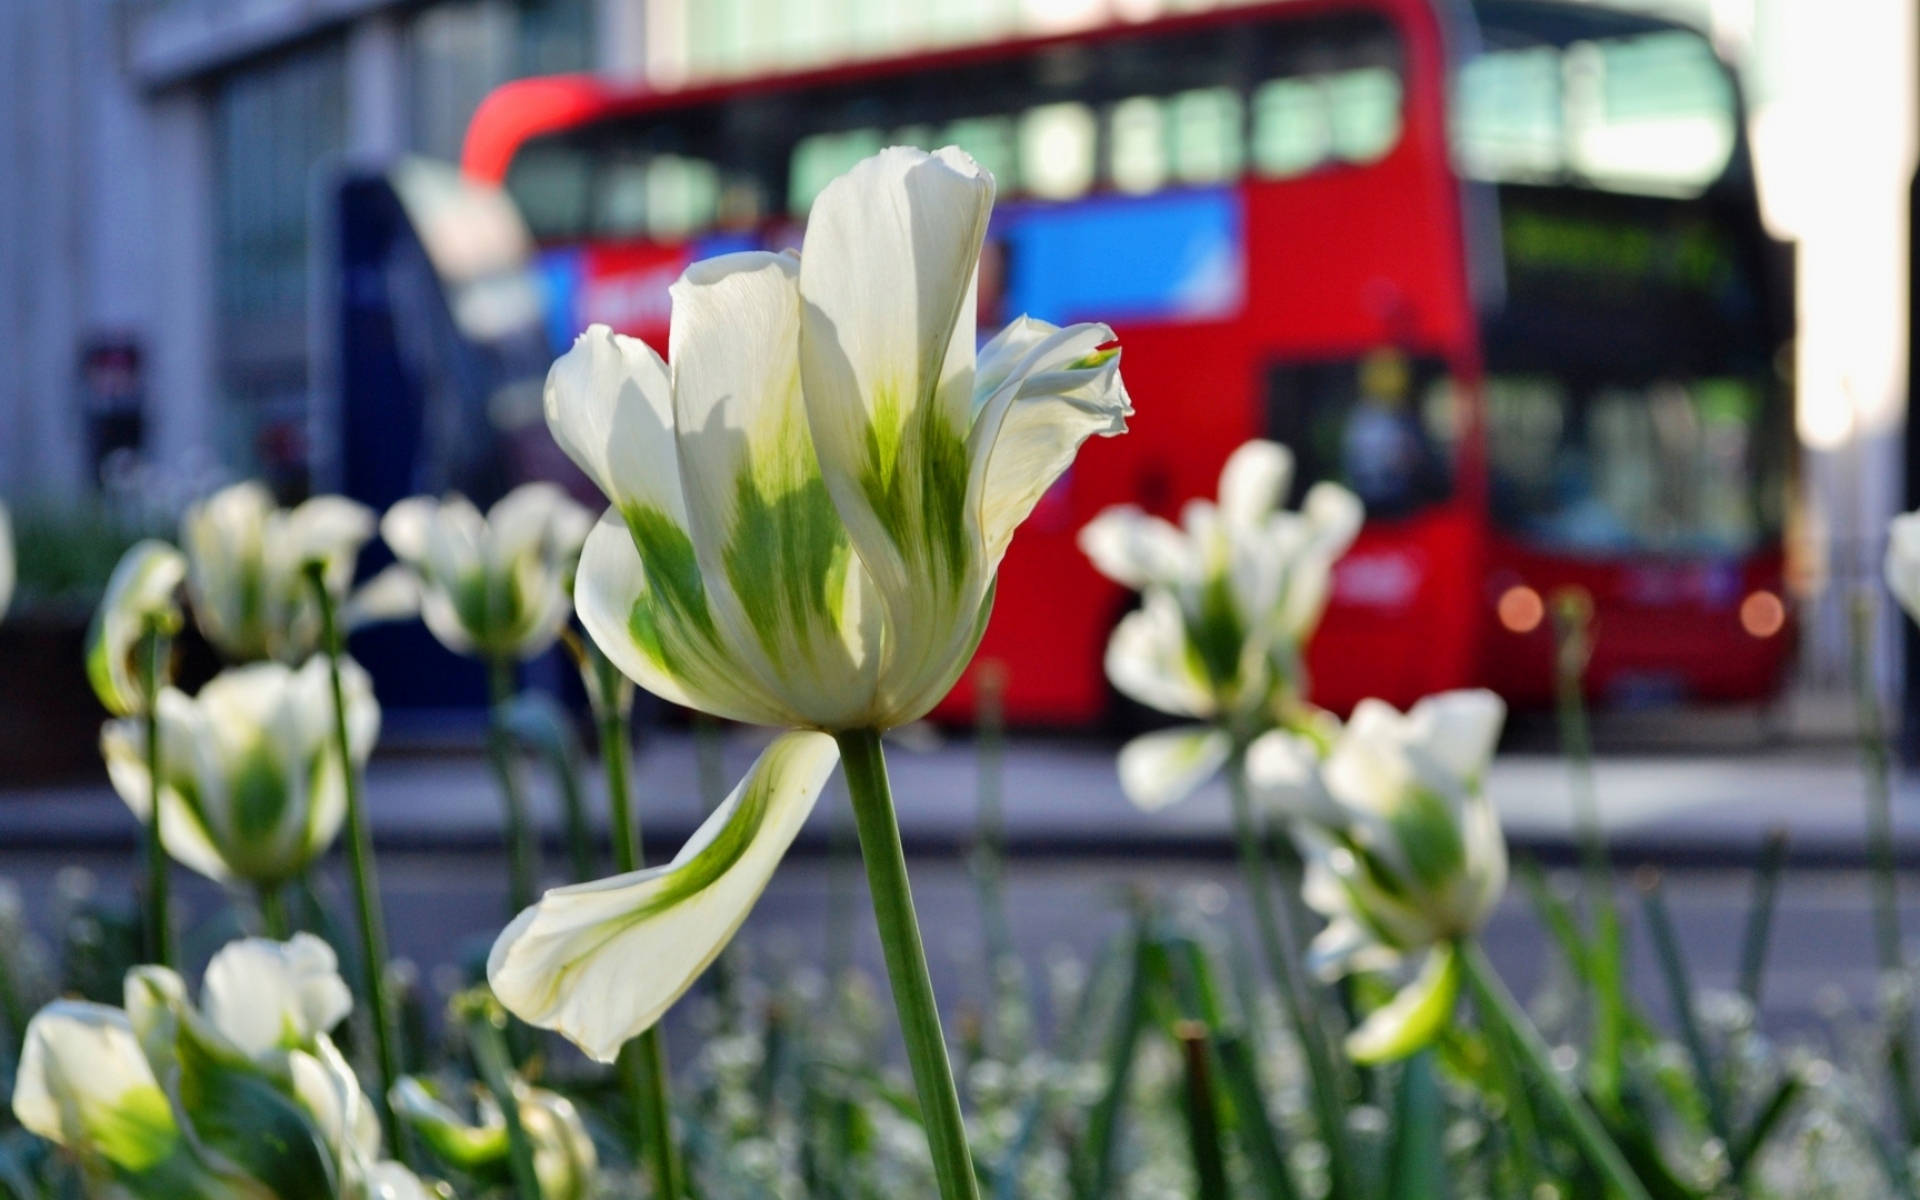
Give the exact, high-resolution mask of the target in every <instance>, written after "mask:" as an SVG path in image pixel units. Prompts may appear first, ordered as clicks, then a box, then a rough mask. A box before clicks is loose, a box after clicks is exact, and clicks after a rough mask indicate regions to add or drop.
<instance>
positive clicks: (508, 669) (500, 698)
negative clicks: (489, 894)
mask: <svg viewBox="0 0 1920 1200" xmlns="http://www.w3.org/2000/svg"><path fill="white" fill-rule="evenodd" d="M513 672H514V660H513V659H512V658H510V657H508V656H506V655H504V654H497V655H494V656H492V657H491V658H489V659H487V690H488V693H489V696H490V698H491V700H492V704H491V705H490V706H489V717H490V721H489V729H488V736H487V749H488V752H489V753H490V754H491V756H492V758H493V773H494V776H495V778H496V779H497V780H498V781H499V784H500V800H501V803H503V804H504V805H505V806H506V810H507V891H508V901H509V903H510V904H511V905H512V907H513V911H514V912H516V913H517V912H522V911H524V910H525V909H527V908H528V907H530V906H531V905H532V904H533V887H534V875H535V873H536V872H537V870H538V867H537V866H536V864H535V851H534V845H533V827H532V825H531V824H530V823H529V822H528V820H527V801H526V797H525V796H523V795H521V793H520V773H519V772H518V771H517V770H515V769H514V761H513V760H514V753H513V735H512V733H511V732H510V731H509V730H508V728H507V705H509V704H511V703H512V702H513V693H514V679H513Z"/></svg>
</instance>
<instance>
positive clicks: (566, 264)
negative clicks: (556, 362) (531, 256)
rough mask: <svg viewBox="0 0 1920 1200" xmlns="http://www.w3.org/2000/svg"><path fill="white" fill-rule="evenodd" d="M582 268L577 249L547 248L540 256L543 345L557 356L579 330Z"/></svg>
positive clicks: (566, 347)
mask: <svg viewBox="0 0 1920 1200" xmlns="http://www.w3.org/2000/svg"><path fill="white" fill-rule="evenodd" d="M585 270H586V262H585V256H584V255H583V254H581V252H580V251H578V250H571V249H569V250H549V251H547V252H546V253H545V254H542V255H541V256H540V263H539V273H540V284H541V287H542V289H543V290H544V291H545V292H546V297H545V299H546V307H547V312H546V318H547V320H546V327H547V345H548V346H550V347H552V348H553V353H554V356H555V357H556V358H557V357H559V356H560V355H562V354H565V353H566V352H567V350H568V349H569V348H570V347H571V346H572V345H573V339H574V337H575V336H576V335H577V334H578V333H579V332H580V280H581V277H582V275H583V274H584V273H585Z"/></svg>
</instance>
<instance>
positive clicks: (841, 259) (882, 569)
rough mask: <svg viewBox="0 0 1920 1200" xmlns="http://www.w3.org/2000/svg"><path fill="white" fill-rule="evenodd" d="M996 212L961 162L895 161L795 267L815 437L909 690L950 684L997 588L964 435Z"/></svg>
mask: <svg viewBox="0 0 1920 1200" xmlns="http://www.w3.org/2000/svg"><path fill="white" fill-rule="evenodd" d="M992 206H993V180H992V177H991V176H989V175H988V174H987V173H986V172H984V171H982V170H981V169H980V168H979V167H978V166H977V165H975V164H974V162H973V161H972V160H971V159H969V158H967V157H966V155H964V154H962V153H961V152H959V151H958V150H954V149H952V148H949V149H947V150H943V151H941V152H940V153H939V154H933V155H929V154H925V153H922V152H921V151H918V150H912V149H907V148H903V147H895V148H894V149H891V150H887V151H884V152H882V153H880V154H878V155H876V156H874V157H873V158H869V159H867V160H865V161H864V162H861V163H860V164H859V165H857V166H856V167H854V168H853V170H851V171H849V172H848V173H847V174H845V175H843V176H841V177H840V178H839V179H836V180H835V181H834V182H832V183H830V184H828V185H827V187H826V189H825V190H824V191H823V192H821V194H820V197H819V198H818V199H817V200H815V201H814V205H813V210H812V215H811V216H810V218H809V220H808V224H807V234H806V243H805V248H804V250H803V252H802V255H801V262H800V294H801V299H802V316H801V330H800V370H801V376H802V378H803V380H804V383H805V392H806V406H807V420H808V425H809V426H810V428H811V430H812V433H813V440H814V447H815V450H816V452H817V453H818V455H819V460H820V467H821V473H822V474H823V476H824V477H825V479H826V482H827V487H828V490H829V491H830V493H831V494H832V497H833V502H834V506H835V507H836V508H837V509H838V510H839V512H840V517H841V519H842V521H844V522H845V524H846V529H847V533H848V535H849V536H850V537H851V538H852V540H853V544H854V546H855V548H856V549H857V550H858V552H859V555H860V558H861V560H862V561H863V562H864V563H865V565H866V567H867V570H868V572H869V573H870V574H871V575H872V577H873V581H874V584H875V586H876V588H877V589H878V592H879V594H880V596H881V598H882V600H883V602H884V604H885V606H886V614H887V620H888V626H889V631H890V635H891V638H892V641H891V652H890V661H889V662H888V663H887V664H886V668H885V676H886V680H890V681H892V683H891V686H894V687H897V688H900V689H901V690H914V691H918V690H919V687H920V686H921V685H922V684H923V683H924V681H925V679H926V678H927V677H928V676H929V675H936V674H942V673H944V671H945V669H946V667H947V665H948V664H949V661H950V660H951V658H952V657H953V656H954V654H955V653H956V645H955V643H956V641H962V640H964V639H965V638H967V637H968V636H970V634H971V632H972V629H973V626H974V623H975V617H976V614H977V612H978V609H979V607H980V604H981V603H982V601H983V599H984V597H985V595H986V591H987V585H988V581H989V579H990V576H991V571H990V570H989V569H988V567H987V564H986V563H985V562H983V561H982V558H983V549H982V545H981V532H980V528H979V513H978V510H977V508H976V509H970V508H969V504H968V501H969V498H970V495H977V493H970V491H969V475H970V463H969V460H968V431H969V428H970V426H971V424H972V408H973V357H974V356H973V288H974V271H975V267H976V264H977V263H978V261H979V256H980V244H981V240H982V238H983V237H984V235H985V233H986V225H987V215H988V213H989V211H990V210H991V209H992ZM883 686H888V684H887V683H886V681H884V680H883ZM918 715H919V714H918V713H905V712H903V713H896V714H893V716H894V717H896V718H897V719H898V720H908V719H912V718H913V717H915V716H918Z"/></svg>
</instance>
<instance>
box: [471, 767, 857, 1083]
mask: <svg viewBox="0 0 1920 1200" xmlns="http://www.w3.org/2000/svg"><path fill="white" fill-rule="evenodd" d="M838 761H839V754H838V751H837V750H836V748H835V746H834V742H833V739H832V738H830V737H827V736H825V735H824V734H819V733H788V734H785V735H783V736H781V737H780V738H779V739H777V740H776V741H775V742H774V743H773V744H772V745H771V746H769V747H767V749H766V750H765V751H764V752H762V753H761V755H760V759H759V761H758V762H756V763H755V764H754V766H753V770H752V771H751V772H749V773H748V775H747V777H746V779H745V780H743V781H742V782H741V784H740V786H739V787H737V788H735V789H734V791H733V794H732V795H730V796H728V797H727V801H726V803H725V804H722V805H721V806H720V807H719V808H717V809H715V810H714V812H713V814H712V815H711V816H709V817H708V818H707V820H706V822H705V823H704V824H703V825H701V826H700V828H699V830H698V831H697V832H696V833H695V834H694V836H693V837H692V838H690V839H689V840H688V842H687V844H686V846H685V847H683V848H682V849H681V851H680V853H679V854H678V855H677V856H675V858H674V859H673V861H672V862H670V863H668V864H667V865H665V866H662V867H650V868H648V869H646V870H641V871H635V872H632V873H631V874H626V875H616V876H614V877H612V878H610V879H602V880H598V881H596V882H593V883H581V884H574V885H573V886H571V887H562V888H555V889H554V890H552V891H550V892H548V893H547V894H546V895H545V896H544V897H542V898H541V900H540V902H539V903H538V904H536V905H534V906H533V907H532V908H529V909H527V910H526V911H525V912H523V913H521V914H520V915H519V916H518V917H516V918H515V919H514V921H513V923H512V924H510V925H508V926H507V928H506V929H505V930H503V931H502V932H501V934H500V937H499V939H498V940H496V941H495V942H494V944H493V953H492V954H491V955H490V956H489V957H488V959H487V980H488V982H489V983H491V984H492V986H493V991H494V994H495V995H496V996H498V997H499V999H500V1002H501V1003H502V1004H504V1005H506V1007H507V1008H508V1009H509V1010H511V1011H512V1012H514V1013H516V1014H517V1015H518V1016H519V1017H520V1018H521V1019H522V1020H524V1021H527V1022H528V1023H530V1024H533V1025H538V1026H540V1027H541V1028H543V1029H554V1030H558V1031H559V1032H561V1033H563V1034H565V1035H566V1036H567V1037H568V1038H570V1039H572V1040H573V1041H574V1042H575V1043H577V1044H578V1045H579V1046H580V1048H581V1049H583V1050H585V1051H586V1052H587V1053H588V1054H589V1055H591V1056H593V1057H594V1058H596V1059H598V1060H600V1061H601V1062H612V1061H613V1059H614V1057H615V1056H616V1055H617V1054H618V1053H619V1052H620V1047H621V1045H622V1044H624V1043H625V1042H626V1041H627V1040H628V1039H630V1038H633V1037H635V1036H637V1035H638V1034H640V1033H641V1032H643V1031H644V1030H646V1029H648V1028H649V1027H651V1026H652V1025H653V1023H654V1022H655V1021H658V1020H659V1019H660V1017H661V1016H662V1015H663V1014H665V1012H666V1011H667V1009H668V1008H669V1007H671V1006H672V1004H673V1002H674V1001H675V1000H678V999H679V998H680V996H681V995H682V994H683V993H685V991H686V990H687V989H688V988H689V987H691V986H692V985H693V981H694V980H695V979H697V978H698V977H699V975H700V972H702V971H704V970H706V968H707V966H708V964H710V963H711V962H712V961H713V960H714V959H715V958H716V957H718V956H719V953H720V951H721V950H722V949H723V948H724V947H725V946H726V944H727V942H728V941H729V940H730V939H731V938H732V937H733V934H734V931H735V930H737V929H739V928H740V924H741V922H743V921H745V920H746V918H747V913H748V912H749V911H750V910H751V909H752V908H753V904H754V902H755V901H756V900H758V899H759V898H760V893H761V892H762V891H764V890H765V889H766V886H767V881H768V880H769V879H771V878H772V877H773V871H774V868H775V867H777V866H778V865H779V863H780V859H781V857H782V856H783V855H784V854H785V853H786V852H787V847H788V846H790V845H791V844H792V843H793V839H794V837H795V835H797V834H798V833H799V832H800V827H801V825H802V824H804V823H805V821H806V819H807V814H808V813H810V812H812V811H813V805H814V802H815V801H816V800H818V799H819V797H820V791H821V789H822V788H823V787H825V786H826V782H827V776H828V775H830V774H832V772H833V768H834V764H835V763H836V762H838Z"/></svg>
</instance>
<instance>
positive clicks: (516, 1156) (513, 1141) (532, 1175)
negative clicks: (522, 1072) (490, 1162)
mask: <svg viewBox="0 0 1920 1200" xmlns="http://www.w3.org/2000/svg"><path fill="white" fill-rule="evenodd" d="M505 1026H506V1015H505V1014H504V1013H503V1012H501V1011H499V1009H498V1006H497V1004H496V1003H494V1002H493V1001H491V1000H489V1001H488V1002H487V1003H485V1004H476V1005H475V1006H474V1011H473V1013H472V1016H471V1018H470V1019H469V1020H468V1022H467V1037H468V1040H469V1042H470V1044H471V1045H472V1048H473V1062H474V1065H475V1066H476V1067H478V1068H479V1069H480V1079H481V1082H483V1083H485V1084H486V1085H487V1090H488V1091H489V1092H492V1093H493V1102H494V1103H495V1104H497V1105H499V1106H500V1115H501V1116H502V1117H503V1118H504V1119H505V1121H506V1123H507V1164H508V1166H509V1167H510V1168H511V1170H512V1172H513V1187H514V1190H515V1191H516V1192H518V1193H519V1200H540V1195H541V1193H540V1176H539V1174H538V1173H537V1172H536V1171H535V1170H534V1168H533V1142H532V1140H531V1139H529V1138H528V1137H527V1127H526V1124H525V1122H523V1121H522V1120H521V1119H520V1097H519V1096H518V1095H516V1094H515V1089H514V1086H513V1084H514V1080H513V1068H512V1065H511V1063H512V1060H511V1059H510V1058H509V1057H508V1054H507V1039H506V1037H505Z"/></svg>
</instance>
